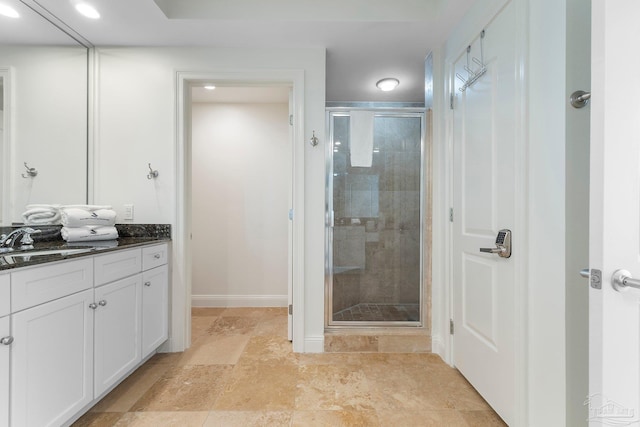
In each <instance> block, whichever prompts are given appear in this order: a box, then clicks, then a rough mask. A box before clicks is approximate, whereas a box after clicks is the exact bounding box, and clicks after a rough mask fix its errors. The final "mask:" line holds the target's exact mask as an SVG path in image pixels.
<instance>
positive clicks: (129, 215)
mask: <svg viewBox="0 0 640 427" xmlns="http://www.w3.org/2000/svg"><path fill="white" fill-rule="evenodd" d="M124 219H129V220H133V205H124Z"/></svg>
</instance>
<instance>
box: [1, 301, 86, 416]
mask: <svg viewBox="0 0 640 427" xmlns="http://www.w3.org/2000/svg"><path fill="white" fill-rule="evenodd" d="M92 302H93V289H89V290H85V291H82V292H78V293H75V294H73V295H69V296H66V297H63V298H60V299H56V300H54V301H51V302H48V303H46V304H41V305H38V306H35V307H32V308H29V309H27V310H23V311H20V312H18V313H15V314H13V315H12V316H11V317H12V319H11V322H12V325H11V327H12V335H13V337H14V341H13V343H12V345H11V425H12V426H24V427H30V426H59V425H62V424H63V423H64V422H65V421H66V420H68V419H69V418H71V417H72V416H73V415H74V414H76V413H77V412H78V411H80V410H82V408H84V407H85V406H86V405H87V404H89V403H90V402H91V401H92V400H93V321H94V315H93V310H91V308H89V305H90V304H91V303H92Z"/></svg>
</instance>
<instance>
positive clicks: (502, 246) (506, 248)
mask: <svg viewBox="0 0 640 427" xmlns="http://www.w3.org/2000/svg"><path fill="white" fill-rule="evenodd" d="M480 252H486V253H489V254H498V255H499V256H500V257H502V258H509V257H510V256H511V230H507V229H503V230H500V231H498V236H497V237H496V247H495V248H480Z"/></svg>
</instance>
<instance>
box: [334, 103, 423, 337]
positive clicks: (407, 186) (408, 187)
mask: <svg viewBox="0 0 640 427" xmlns="http://www.w3.org/2000/svg"><path fill="white" fill-rule="evenodd" d="M423 118H424V115H423V113H422V112H413V113H407V112H375V111H368V112H363V111H357V112H355V111H353V110H352V111H334V112H330V113H329V116H328V119H329V128H330V129H329V132H330V136H331V139H330V150H331V151H330V156H328V158H329V161H328V174H327V175H328V177H329V179H328V182H327V192H328V197H327V199H328V204H327V210H328V214H329V215H328V217H329V218H330V220H329V222H330V224H329V225H330V226H329V227H328V233H327V236H328V243H329V244H328V248H329V249H328V253H327V258H328V262H327V266H328V271H327V273H328V274H327V278H328V287H329V292H328V295H329V298H328V299H329V301H328V311H329V312H328V319H329V322H328V323H329V325H330V326H331V325H351V326H353V325H358V324H363V325H370V324H371V323H375V324H376V325H407V324H409V325H420V322H421V319H422V317H421V314H422V313H421V307H422V294H423V292H422V220H421V218H422V214H421V212H422V182H423V173H422V158H423V156H422V146H423V143H422V135H423V132H422V129H423ZM356 120H357V121H358V123H356Z"/></svg>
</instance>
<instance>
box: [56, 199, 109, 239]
mask: <svg viewBox="0 0 640 427" xmlns="http://www.w3.org/2000/svg"><path fill="white" fill-rule="evenodd" d="M60 218H61V222H62V230H60V233H61V234H62V238H63V239H64V240H66V241H67V242H86V241H93V240H115V239H117V238H118V230H116V227H115V223H116V212H115V211H114V210H113V209H111V206H97V205H68V206H62V207H61V208H60Z"/></svg>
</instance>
